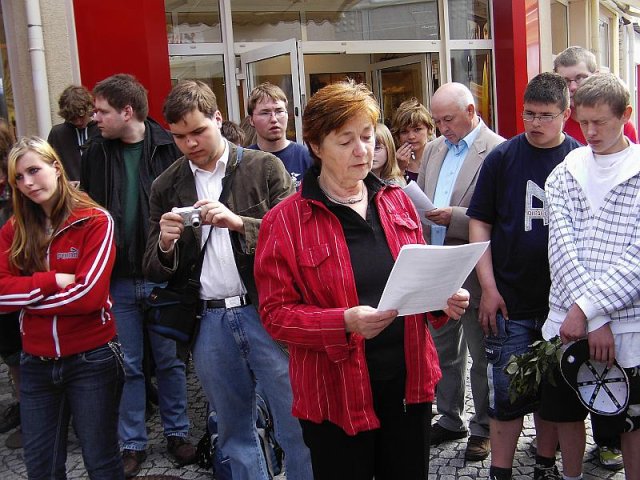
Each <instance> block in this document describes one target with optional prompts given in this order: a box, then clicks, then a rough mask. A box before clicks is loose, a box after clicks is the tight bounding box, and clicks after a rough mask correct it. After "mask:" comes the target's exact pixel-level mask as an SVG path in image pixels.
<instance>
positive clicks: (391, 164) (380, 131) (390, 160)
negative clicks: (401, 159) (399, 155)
mask: <svg viewBox="0 0 640 480" xmlns="http://www.w3.org/2000/svg"><path fill="white" fill-rule="evenodd" d="M379 143H380V144H382V145H384V147H385V148H386V149H387V163H385V164H384V165H383V166H382V170H381V171H380V179H382V180H384V181H392V182H394V183H397V184H399V185H404V184H405V181H404V177H403V176H402V171H401V170H400V167H399V166H398V160H397V159H396V145H395V143H394V142H393V135H391V131H390V130H389V129H388V128H387V126H386V125H385V124H384V123H378V124H377V125H376V145H377V144H379Z"/></svg>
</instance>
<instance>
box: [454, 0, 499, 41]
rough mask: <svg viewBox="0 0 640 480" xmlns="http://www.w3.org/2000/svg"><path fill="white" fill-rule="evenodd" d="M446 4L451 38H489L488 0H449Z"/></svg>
mask: <svg viewBox="0 0 640 480" xmlns="http://www.w3.org/2000/svg"><path fill="white" fill-rule="evenodd" d="M448 5H449V30H450V37H451V39H452V40H487V39H490V38H491V19H490V18H489V0H449V2H448Z"/></svg>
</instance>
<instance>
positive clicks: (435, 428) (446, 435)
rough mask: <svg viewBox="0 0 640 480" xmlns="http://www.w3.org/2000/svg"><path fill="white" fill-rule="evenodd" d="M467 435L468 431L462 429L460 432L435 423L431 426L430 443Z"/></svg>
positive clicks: (434, 443)
mask: <svg viewBox="0 0 640 480" xmlns="http://www.w3.org/2000/svg"><path fill="white" fill-rule="evenodd" d="M467 435H469V432H467V431H466V430H463V431H462V432H454V431H453V430H447V429H446V428H444V427H441V426H440V425H438V424H437V423H434V424H433V425H432V426H431V440H430V444H431V445H438V444H440V443H442V442H451V441H453V440H459V439H461V438H465V437H466V436H467Z"/></svg>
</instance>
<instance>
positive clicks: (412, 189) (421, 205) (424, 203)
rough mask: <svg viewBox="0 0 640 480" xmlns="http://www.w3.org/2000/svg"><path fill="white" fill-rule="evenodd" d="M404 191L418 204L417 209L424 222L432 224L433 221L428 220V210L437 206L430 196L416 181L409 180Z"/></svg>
mask: <svg viewBox="0 0 640 480" xmlns="http://www.w3.org/2000/svg"><path fill="white" fill-rule="evenodd" d="M403 191H404V193H406V194H407V195H408V196H409V198H410V199H411V201H412V202H413V204H414V205H415V206H416V210H417V211H418V215H420V220H422V223H424V224H425V225H431V222H430V221H429V220H427V218H426V217H425V214H426V212H429V211H431V210H434V209H435V208H436V206H435V205H434V204H433V202H432V201H431V200H430V199H429V197H427V195H426V194H425V193H424V192H423V191H422V189H421V188H420V187H419V186H418V184H417V183H416V182H409V183H408V184H407V186H406V187H404V188H403Z"/></svg>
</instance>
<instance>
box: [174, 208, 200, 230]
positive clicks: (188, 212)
mask: <svg viewBox="0 0 640 480" xmlns="http://www.w3.org/2000/svg"><path fill="white" fill-rule="evenodd" d="M171 211H172V212H173V213H177V214H178V215H180V216H181V217H182V223H184V226H185V227H194V228H198V227H199V226H200V224H201V223H202V221H201V220H200V208H196V207H173V208H172V209H171Z"/></svg>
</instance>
